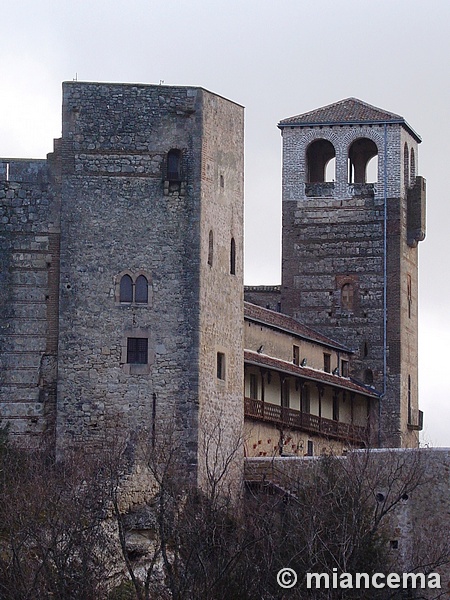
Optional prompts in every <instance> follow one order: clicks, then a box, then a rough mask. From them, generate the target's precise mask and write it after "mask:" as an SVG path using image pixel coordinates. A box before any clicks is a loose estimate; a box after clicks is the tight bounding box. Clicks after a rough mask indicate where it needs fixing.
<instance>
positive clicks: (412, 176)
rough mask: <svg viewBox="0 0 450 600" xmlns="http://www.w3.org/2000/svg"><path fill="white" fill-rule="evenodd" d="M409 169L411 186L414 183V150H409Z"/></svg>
mask: <svg viewBox="0 0 450 600" xmlns="http://www.w3.org/2000/svg"><path fill="white" fill-rule="evenodd" d="M410 160H411V168H410V170H409V175H410V177H411V182H410V183H411V186H413V185H414V184H415V183H416V156H415V154H414V148H411V157H410Z"/></svg>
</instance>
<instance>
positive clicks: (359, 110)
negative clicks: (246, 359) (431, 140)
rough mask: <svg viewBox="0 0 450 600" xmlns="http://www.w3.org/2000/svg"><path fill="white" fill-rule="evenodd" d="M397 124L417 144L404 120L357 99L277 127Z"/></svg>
mask: <svg viewBox="0 0 450 600" xmlns="http://www.w3.org/2000/svg"><path fill="white" fill-rule="evenodd" d="M377 123H380V124H381V123H398V124H400V125H403V126H404V127H405V128H406V129H408V131H409V132H410V133H411V135H412V136H413V137H414V138H416V140H417V141H418V142H420V141H421V139H420V137H419V136H418V134H417V133H416V132H415V131H414V130H413V129H412V128H411V127H410V126H409V125H408V123H407V122H406V121H405V119H404V118H403V117H402V116H400V115H397V114H395V113H391V112H388V111H385V110H383V109H381V108H377V107H376V106H372V105H371V104H367V103H366V102H363V101H362V100H358V99H357V98H346V99H345V100H340V101H339V102H335V103H333V104H328V105H327V106H322V108H317V109H316V110H312V111H310V112H306V113H303V114H301V115H296V116H294V117H289V118H287V119H283V120H282V121H280V122H279V123H278V127H279V128H280V129H282V128H283V127H303V126H310V127H311V126H314V125H334V124H358V125H359V124H377Z"/></svg>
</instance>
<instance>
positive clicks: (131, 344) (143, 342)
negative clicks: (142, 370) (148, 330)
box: [127, 338, 148, 365]
mask: <svg viewBox="0 0 450 600" xmlns="http://www.w3.org/2000/svg"><path fill="white" fill-rule="evenodd" d="M147 362H148V339H147V338H127V363H129V364H132V365H146V364H147Z"/></svg>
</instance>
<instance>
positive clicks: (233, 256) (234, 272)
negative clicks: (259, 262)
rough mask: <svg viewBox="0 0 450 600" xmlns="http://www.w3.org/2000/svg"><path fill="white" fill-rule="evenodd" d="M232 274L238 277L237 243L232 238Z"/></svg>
mask: <svg viewBox="0 0 450 600" xmlns="http://www.w3.org/2000/svg"><path fill="white" fill-rule="evenodd" d="M230 273H231V275H236V242H235V241H234V238H231V245H230Z"/></svg>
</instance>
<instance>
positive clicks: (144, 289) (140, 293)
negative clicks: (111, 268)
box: [134, 275, 148, 304]
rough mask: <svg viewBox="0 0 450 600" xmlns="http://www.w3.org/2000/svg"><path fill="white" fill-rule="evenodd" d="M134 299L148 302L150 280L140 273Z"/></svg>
mask: <svg viewBox="0 0 450 600" xmlns="http://www.w3.org/2000/svg"><path fill="white" fill-rule="evenodd" d="M134 301H135V302H136V303H137V304H147V303H148V281H147V278H146V277H144V275H139V277H138V278H137V279H136V283H135V287H134Z"/></svg>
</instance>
